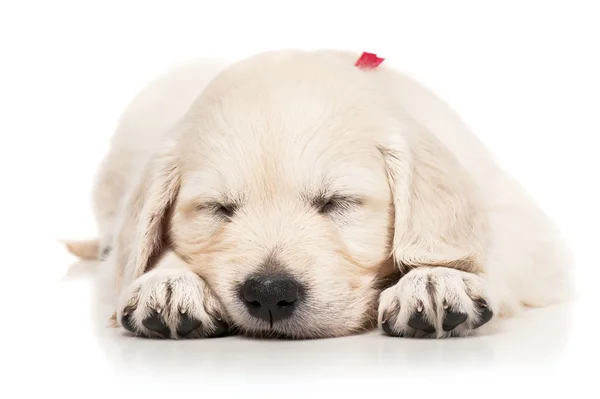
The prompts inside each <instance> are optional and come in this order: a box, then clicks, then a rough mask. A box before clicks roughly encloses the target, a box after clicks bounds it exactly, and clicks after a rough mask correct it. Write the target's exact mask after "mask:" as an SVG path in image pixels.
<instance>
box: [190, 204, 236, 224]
mask: <svg viewBox="0 0 600 399" xmlns="http://www.w3.org/2000/svg"><path fill="white" fill-rule="evenodd" d="M198 209H199V210H209V211H211V212H213V213H214V214H215V215H217V216H221V217H223V218H226V219H227V220H231V218H232V217H233V216H235V211H236V209H237V205H235V204H222V203H219V202H208V203H204V204H201V205H199V206H198Z"/></svg>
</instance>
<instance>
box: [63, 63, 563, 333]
mask: <svg viewBox="0 0 600 399" xmlns="http://www.w3.org/2000/svg"><path fill="white" fill-rule="evenodd" d="M357 57H358V54H350V53H344V52H332V51H321V52H296V51H281V52H270V53H264V54H259V55H257V56H255V57H251V58H249V59H246V60H242V61H240V62H236V63H233V64H231V65H226V63H224V62H220V61H215V60H200V61H197V62H192V63H189V64H187V65H184V66H181V67H178V68H175V69H173V70H172V71H170V72H169V73H167V74H165V75H163V76H162V77H160V78H158V79H157V80H156V81H154V82H153V83H151V84H150V85H149V86H148V87H147V88H145V89H144V90H143V91H142V92H141V93H140V94H139V95H138V96H137V97H136V98H135V99H134V100H133V102H132V103H131V105H130V106H129V108H128V109H127V110H126V111H125V113H124V115H123V116H122V119H121V121H120V125H119V127H118V129H117V132H116V133H115V135H114V137H113V139H112V145H111V149H110V151H109V153H108V154H107V156H106V158H105V160H104V161H103V163H102V165H101V167H100V170H99V174H98V176H97V185H96V189H95V194H94V199H95V212H96V216H97V220H98V226H99V232H100V235H99V237H100V239H99V244H98V243H80V244H79V247H72V250H73V251H74V252H75V253H79V254H82V255H86V254H87V255H88V256H89V251H90V249H95V248H96V247H95V246H98V245H99V249H98V251H99V252H103V251H104V253H108V256H107V258H106V259H105V260H104V261H103V263H102V265H101V266H100V267H101V270H102V272H103V273H105V274H106V277H107V278H108V281H110V282H112V283H113V284H112V288H111V287H110V286H108V287H107V288H106V290H110V289H114V292H113V291H110V292H111V293H109V297H110V298H112V299H114V304H113V305H112V306H114V310H115V312H116V313H117V317H116V320H117V323H118V321H119V320H121V318H122V317H123V316H124V314H125V313H127V312H129V311H133V312H134V314H133V323H134V324H135V325H136V327H137V328H138V330H139V332H140V333H141V334H144V335H149V336H152V332H151V331H148V330H147V329H145V327H144V326H143V325H142V319H143V318H144V317H145V316H147V315H148V314H149V312H151V311H152V310H157V309H158V311H159V312H161V314H162V315H163V317H164V319H165V321H166V322H167V324H168V326H169V327H170V332H171V334H170V335H171V336H172V337H173V338H176V333H175V330H176V328H177V325H178V323H179V322H180V319H181V315H182V314H185V313H186V312H188V314H193V315H195V317H196V318H197V319H199V320H201V321H202V326H201V327H200V330H201V331H200V333H199V334H198V336H203V335H209V334H210V332H211V331H212V330H214V329H215V318H220V317H223V318H225V319H226V320H227V322H228V323H230V324H231V325H233V326H235V327H236V328H237V329H238V330H239V331H241V332H243V333H248V334H257V335H270V334H279V335H286V336H292V337H319V336H340V335H347V334H351V333H355V332H357V331H361V330H364V329H369V328H371V327H372V326H373V322H374V321H376V320H377V313H379V323H382V322H384V321H387V322H388V323H391V329H392V330H393V331H394V333H395V334H398V335H405V336H412V335H416V336H420V334H419V333H418V332H417V331H415V330H414V329H413V328H411V327H409V326H408V325H407V323H408V319H409V318H410V315H411V314H413V313H414V312H415V311H417V312H421V313H423V314H424V315H425V318H426V319H427V320H428V321H429V322H430V323H431V324H432V325H433V326H435V327H436V333H435V334H433V336H436V337H445V336H450V335H467V334H470V333H472V332H473V331H479V329H478V330H474V329H473V328H474V326H475V325H476V324H477V322H478V318H479V317H480V314H479V313H478V309H477V308H476V306H475V302H474V299H475V300H478V299H483V300H485V301H486V302H487V303H488V305H489V307H490V308H491V309H492V310H493V313H494V318H493V319H492V322H490V323H489V324H487V325H491V324H493V322H494V321H495V320H496V319H498V318H499V316H510V315H514V314H515V313H516V312H518V311H519V310H520V309H522V308H524V307H528V306H536V307H537V306H545V305H549V304H552V303H555V302H558V301H562V300H564V299H566V298H567V295H568V292H569V284H568V279H567V276H568V267H567V266H568V257H567V254H566V252H565V250H564V245H563V243H562V241H561V238H560V234H559V232H558V231H556V229H555V227H554V226H553V225H552V223H551V222H550V221H549V220H548V219H547V218H546V216H545V215H544V214H543V213H542V212H541V211H540V210H539V208H538V207H537V205H536V204H535V203H534V202H533V201H532V200H531V199H530V198H529V196H528V195H527V193H526V192H525V191H524V190H523V189H522V188H521V187H520V186H519V184H518V183H517V182H516V181H515V180H514V179H513V178H512V177H510V176H508V175H507V174H506V173H505V172H503V171H502V170H501V169H500V168H499V167H498V165H497V164H496V163H495V161H494V159H493V156H492V155H491V153H490V152H489V151H488V149H486V148H485V147H484V146H483V145H482V143H481V142H480V141H479V140H478V139H477V138H476V137H475V136H474V135H473V134H472V133H471V132H470V131H469V129H468V128H467V127H466V126H465V124H464V123H463V122H462V121H461V119H460V118H459V117H458V116H457V115H456V114H455V113H454V112H453V111H452V110H451V109H450V108H449V107H448V106H447V105H446V104H445V103H444V102H442V101H441V100H440V99H439V98H437V97H436V96H435V95H434V94H432V93H430V92H429V91H428V90H427V89H425V88H424V87H423V86H422V85H420V84H418V83H417V82H415V81H413V80H412V79H410V78H409V77H407V76H405V75H403V74H401V73H400V72H398V71H395V70H392V69H389V68H388V67H387V66H386V63H385V62H384V64H382V65H381V66H380V67H379V68H377V69H376V70H360V69H358V68H356V67H355V66H354V62H355V60H356V59H357ZM329 195H340V196H343V197H346V198H345V199H344V201H347V199H348V198H351V199H352V201H350V202H347V203H346V202H345V203H342V204H341V205H340V209H339V210H336V211H334V212H333V213H332V214H327V215H323V214H319V213H318V212H317V211H316V210H315V209H314V205H313V204H311V199H314V198H316V197H318V196H325V197H327V196H329ZM234 203H235V204H237V209H236V211H235V213H234V215H233V216H232V217H231V220H228V219H227V218H226V217H224V216H222V215H219V214H218V209H215V206H217V207H218V204H234ZM72 245H78V244H77V243H73V244H72ZM107 248H111V250H110V252H108V251H105V250H106V249H107ZM270 258H276V260H277V262H278V264H280V265H283V267H285V268H286V270H288V271H289V272H291V273H293V274H294V275H295V276H296V277H297V278H298V279H300V280H301V281H302V282H303V283H304V284H305V285H306V286H307V287H308V290H309V292H310V295H309V296H308V299H307V300H306V303H305V304H303V305H302V306H301V307H300V308H299V309H298V311H297V313H296V314H295V316H294V317H292V318H290V319H288V320H285V321H282V322H280V323H276V324H275V325H274V326H273V330H269V326H268V324H267V323H264V322H262V321H260V320H256V319H253V318H252V317H251V316H250V315H249V314H248V313H247V312H246V311H245V310H244V307H243V305H242V304H241V303H240V300H239V297H238V296H237V294H236V292H237V291H236V287H237V286H238V285H239V284H240V283H241V282H242V281H243V279H244V278H245V276H248V275H249V274H251V273H252V272H254V271H256V270H257V268H259V267H260V266H261V264H264V263H265V261H266V260H267V259H270ZM394 270H396V271H397V272H400V273H401V275H402V278H401V279H400V280H399V281H398V282H397V283H396V284H394V285H392V286H391V287H389V288H387V289H386V290H384V291H383V292H382V291H381V288H380V287H379V285H378V282H379V281H380V280H382V279H383V278H386V277H390V276H392V275H393V272H394ZM167 280H168V281H175V283H173V284H170V287H171V289H172V290H173V292H171V293H170V294H169V296H168V297H167V296H165V293H164V284H163V283H164V282H165V281H167ZM380 294H381V296H380ZM448 308H450V309H454V310H456V311H460V312H463V313H466V314H467V315H468V320H467V322H465V323H464V324H462V325H460V326H459V327H457V329H456V330H454V332H452V333H450V332H445V331H443V329H442V328H441V326H442V321H443V320H442V319H443V314H444V310H445V309H448ZM127 309H129V310H127ZM421 335H422V334H421Z"/></svg>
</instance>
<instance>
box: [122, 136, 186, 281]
mask: <svg viewBox="0 0 600 399" xmlns="http://www.w3.org/2000/svg"><path fill="white" fill-rule="evenodd" d="M173 149H174V142H169V143H167V145H166V146H165V147H164V148H163V150H162V151H160V152H158V153H156V154H155V155H154V156H153V157H152V158H151V159H150V161H148V163H147V164H146V165H145V166H144V170H143V172H142V174H141V176H140V178H139V180H138V181H137V183H136V185H135V187H134V188H133V190H132V191H131V192H130V193H129V196H128V197H127V198H126V199H125V204H124V212H123V216H122V219H121V221H120V224H119V230H118V232H117V237H116V242H115V255H116V262H117V276H119V277H120V278H118V281H117V286H119V285H120V283H122V282H123V280H126V281H131V280H133V279H135V278H137V277H139V276H140V275H142V274H143V273H144V272H145V271H146V270H147V269H148V268H149V267H151V266H152V265H151V261H152V260H153V259H154V258H155V257H156V256H158V255H160V253H161V252H162V250H163V249H164V247H165V245H166V244H167V243H166V240H167V238H166V237H165V233H166V228H167V223H168V215H169V211H170V209H171V207H172V205H173V203H174V202H175V200H176V198H177V193H178V192H179V187H180V174H179V168H178V165H177V163H176V158H175V156H174V155H173Z"/></svg>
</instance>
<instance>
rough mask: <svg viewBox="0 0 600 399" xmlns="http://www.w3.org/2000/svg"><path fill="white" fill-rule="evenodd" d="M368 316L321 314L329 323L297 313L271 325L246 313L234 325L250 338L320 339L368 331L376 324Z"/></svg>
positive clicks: (240, 332) (374, 320) (373, 319)
mask: <svg viewBox="0 0 600 399" xmlns="http://www.w3.org/2000/svg"><path fill="white" fill-rule="evenodd" d="M368 316H369V317H364V318H363V319H361V320H353V321H350V320H345V321H337V320H336V319H337V317H336V315H332V317H331V318H328V317H327V316H326V315H321V317H322V319H330V320H332V321H331V322H330V323H323V321H322V320H317V319H313V320H311V317H306V316H303V315H298V316H296V317H292V318H290V319H286V320H283V321H278V322H276V323H273V325H272V326H271V325H270V324H269V323H268V322H265V321H262V320H259V319H256V318H253V317H252V316H249V315H248V316H245V317H244V318H243V321H242V322H238V323H235V325H236V328H237V331H236V332H237V333H239V334H241V335H244V336H247V337H252V338H266V339H291V340H305V339H322V338H335V337H343V336H348V335H355V334H357V333H360V332H366V331H370V330H372V329H373V328H374V327H375V325H376V318H375V317H374V316H373V315H368ZM370 316H373V317H370ZM333 320H336V321H333Z"/></svg>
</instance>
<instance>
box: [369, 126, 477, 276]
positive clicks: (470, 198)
mask: <svg viewBox="0 0 600 399" xmlns="http://www.w3.org/2000/svg"><path fill="white" fill-rule="evenodd" d="M406 126H407V128H406V130H405V131H404V133H405V134H402V133H401V132H396V133H394V134H391V135H390V136H389V138H388V140H387V142H385V143H383V144H382V145H381V146H380V150H381V152H382V153H383V155H384V159H385V164H386V170H387V173H388V180H389V183H390V188H391V192H392V200H393V205H394V241H393V256H394V259H395V260H396V263H397V265H398V267H399V268H401V269H410V268H412V267H418V266H445V267H454V268H457V269H461V270H464V271H468V272H475V271H479V270H481V268H482V261H483V247H484V241H485V240H486V237H487V234H486V229H487V220H486V218H485V214H484V212H483V210H482V207H481V205H480V203H479V200H478V198H477V195H476V190H475V188H474V185H473V182H472V181H471V178H470V177H469V176H468V175H467V173H466V171H465V170H464V169H463V168H462V167H461V165H460V164H459V162H458V160H457V159H456V158H455V157H454V155H453V154H451V153H450V151H449V150H447V149H446V148H445V147H444V146H443V145H442V143H441V142H440V141H439V140H438V139H437V138H436V137H434V136H433V134H431V133H430V132H429V131H427V130H425V129H424V128H422V127H420V126H418V125H417V124H414V123H410V122H408V121H407V122H406Z"/></svg>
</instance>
